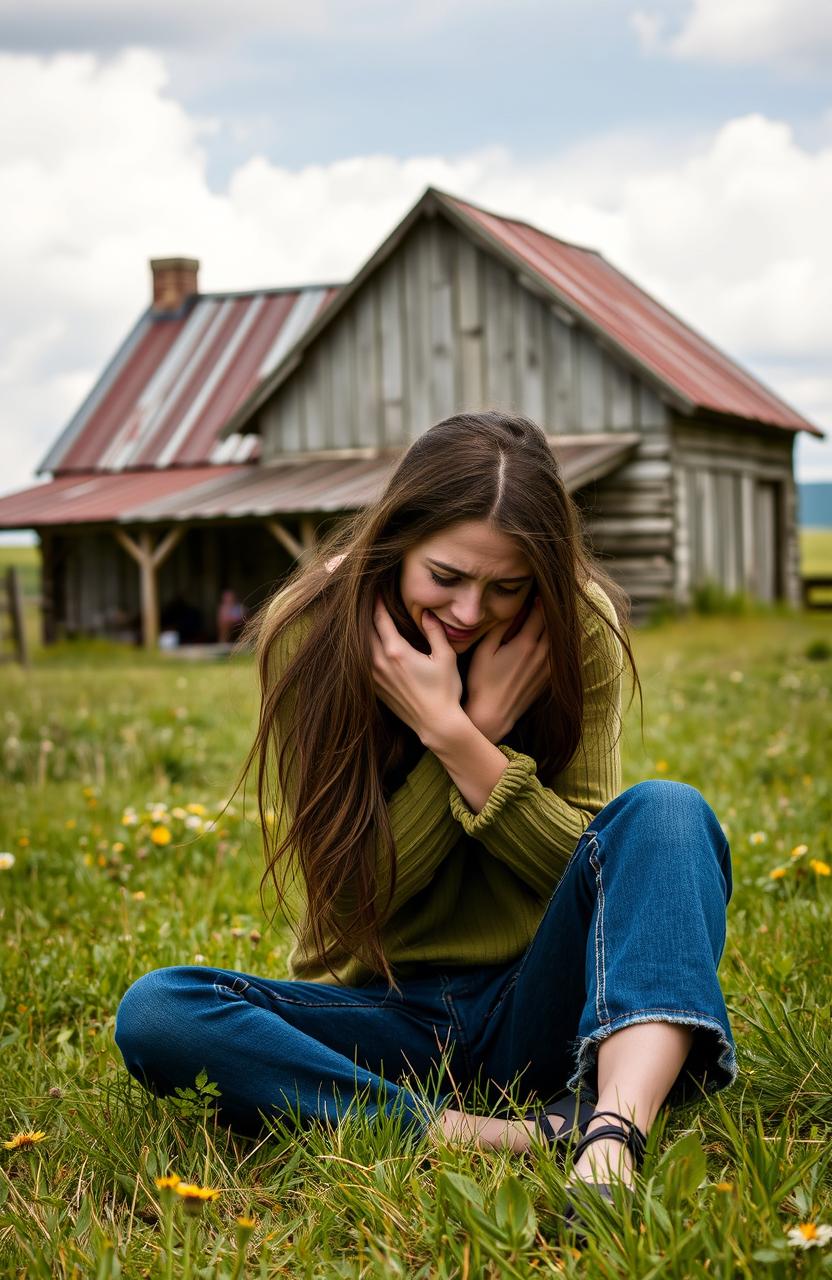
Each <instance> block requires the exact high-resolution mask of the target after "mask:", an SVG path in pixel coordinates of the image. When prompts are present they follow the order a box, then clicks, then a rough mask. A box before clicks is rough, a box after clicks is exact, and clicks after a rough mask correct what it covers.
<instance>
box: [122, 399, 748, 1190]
mask: <svg viewBox="0 0 832 1280" xmlns="http://www.w3.org/2000/svg"><path fill="white" fill-rule="evenodd" d="M613 601H618V604H619V607H621V600H620V597H619V593H618V592H617V591H616V589H615V587H614V586H613V585H612V583H611V582H610V581H609V580H608V579H607V578H606V576H605V575H604V574H603V573H602V571H601V570H600V568H599V567H598V566H597V565H595V564H594V563H593V562H592V560H591V558H590V556H589V554H588V552H587V550H586V547H585V545H584V541H583V537H582V534H581V529H580V522H579V519H578V516H577V513H576V509H575V507H574V505H573V503H572V501H571V499H570V497H569V496H568V494H567V493H566V491H565V489H564V486H563V483H562V480H561V477H560V474H559V471H558V467H557V463H556V462H555V459H554V457H553V455H552V452H551V450H550V448H549V446H548V444H547V441H546V438H545V436H544V434H543V432H542V431H541V430H540V429H539V428H538V427H537V426H535V425H534V424H533V423H531V422H529V421H528V420H527V419H524V418H520V417H515V416H509V415H505V414H499V413H495V412H489V413H479V414H461V415H458V416H456V417H453V418H449V419H447V420H445V421H443V422H440V423H438V424H437V425H436V426H434V427H432V428H431V429H430V430H429V431H427V432H426V433H425V434H424V435H423V436H421V437H420V438H419V439H417V440H416V441H415V442H414V443H413V444H412V445H411V446H410V448H409V449H408V451H407V453H406V454H405V456H404V457H403V458H402V460H401V461H400V463H399V465H398V467H397V468H396V470H395V472H394V474H393V475H392V477H391V479H390V480H389V482H388V485H387V488H386V490H385V492H384V494H383V495H382V496H381V498H379V499H378V501H377V502H375V503H374V504H373V505H371V506H370V507H368V508H366V509H365V510H363V511H361V512H360V513H359V514H357V515H355V516H354V517H353V518H351V519H350V520H349V521H347V522H346V523H345V524H342V525H341V526H339V528H338V529H337V530H336V531H335V532H334V533H332V534H331V535H330V536H329V537H328V538H326V539H325V540H324V542H323V543H322V545H321V546H320V548H319V550H318V553H317V554H316V555H315V556H314V557H313V558H312V559H311V560H310V561H309V562H308V563H307V564H305V565H303V566H302V567H299V568H298V569H297V570H296V571H295V573H294V574H293V576H292V578H291V580H290V582H289V585H288V586H286V587H285V588H284V589H283V590H282V591H280V592H279V594H278V595H277V596H276V597H275V598H274V599H273V601H272V602H271V605H270V607H269V608H268V609H267V610H266V611H265V612H264V613H263V614H261V616H260V618H259V619H257V620H255V621H256V636H257V644H258V654H259V667H260V677H261V693H262V702H261V714H260V726H259V732H258V735H257V739H256V741H255V743H254V746H253V747H252V751H251V754H250V756H249V759H248V761H247V763H246V768H245V770H244V773H245V772H246V771H247V770H248V768H249V766H250V765H251V764H252V763H253V762H254V761H256V763H257V765H258V800H259V805H260V811H261V816H262V818H263V830H264V839H265V843H266V855H267V864H268V865H267V872H266V873H265V875H264V881H263V882H264V884H265V883H266V881H267V878H268V877H269V875H270V876H271V879H272V880H273V882H274V886H275V889H276V891H277V900H278V903H279V904H281V905H282V907H283V910H284V913H285V914H286V915H287V916H288V918H289V919H290V920H291V921H292V923H293V927H294V931H295V935H296V940H295V945H294V949H293V951H292V953H291V956H290V959H289V971H290V975H291V976H290V978H289V979H288V980H284V979H274V978H265V977H260V976H257V975H254V974H249V973H238V972H235V971H231V970H225V969H216V968H211V967H208V966H197V967H192V966H182V967H178V966H177V967H172V968H165V969H160V970H156V971H154V972H152V973H149V974H146V975H145V976H144V977H143V978H141V979H139V981H138V982H136V983H134V984H133V986H132V987H130V989H129V990H128V991H127V993H126V995H125V996H124V999H123V1001H122V1003H121V1005H120V1007H119V1010H118V1017H117V1024H116V1040H117V1042H118V1044H119V1047H120V1049H121V1051H122V1054H123V1056H124V1059H125V1062H126V1064H127V1067H128V1068H129V1070H130V1071H131V1072H133V1074H135V1075H136V1076H137V1077H138V1078H139V1079H140V1080H142V1081H143V1082H144V1083H145V1084H146V1085H147V1086H148V1087H149V1088H151V1089H153V1090H154V1091H156V1092H158V1093H167V1092H170V1091H171V1090H172V1089H173V1088H174V1087H175V1086H176V1085H185V1084H192V1083H193V1080H194V1077H195V1075H196V1074H197V1073H198V1072H199V1071H200V1070H201V1069H202V1068H203V1067H205V1068H206V1069H207V1071H208V1075H209V1077H210V1079H212V1080H214V1081H216V1082H217V1084H218V1086H219V1089H220V1092H221V1099H222V1102H221V1106H222V1111H221V1117H222V1118H223V1119H225V1120H226V1122H227V1123H229V1124H231V1125H232V1126H233V1127H235V1128H236V1129H238V1130H239V1131H240V1132H244V1133H256V1132H258V1131H259V1130H260V1129H262V1127H263V1116H264V1115H265V1116H270V1115H271V1116H273V1115H275V1114H278V1113H280V1112H281V1111H283V1112H287V1111H292V1112H293V1113H294V1114H295V1115H299V1116H300V1118H301V1119H302V1120H310V1119H312V1118H314V1117H319V1118H321V1119H326V1120H328V1121H330V1122H333V1121H334V1122H336V1123H337V1122H338V1120H339V1119H341V1118H342V1117H343V1116H344V1114H345V1112H346V1111H347V1110H348V1109H349V1108H350V1107H353V1106H354V1105H355V1102H356V1098H357V1096H358V1095H361V1098H362V1100H363V1101H364V1103H365V1105H366V1106H367V1107H368V1109H369V1110H370V1111H371V1112H374V1111H375V1110H377V1109H379V1108H384V1109H385V1110H386V1111H388V1112H394V1111H397V1112H399V1113H400V1114H401V1117H402V1120H403V1123H404V1124H405V1125H413V1126H416V1127H418V1128H419V1129H420V1130H423V1131H424V1130H427V1131H428V1132H429V1133H430V1134H431V1135H432V1136H437V1135H439V1134H443V1135H445V1136H447V1137H455V1138H457V1139H463V1140H465V1139H469V1140H472V1141H477V1142H479V1143H480V1144H481V1145H484V1146H493V1147H498V1146H502V1145H507V1146H509V1147H510V1148H511V1149H512V1150H514V1151H521V1150H523V1149H525V1148H526V1147H528V1146H529V1145H530V1144H531V1143H532V1142H533V1141H535V1140H541V1141H547V1142H551V1143H553V1144H555V1145H563V1144H564V1140H565V1139H566V1138H567V1137H569V1138H574V1139H576V1140H577V1139H580V1140H581V1141H580V1142H579V1145H578V1146H577V1147H576V1149H575V1152H574V1156H575V1161H574V1174H573V1177H574V1179H575V1181H576V1185H577V1184H578V1183H579V1182H580V1181H581V1180H582V1179H583V1180H588V1181H596V1182H597V1183H598V1184H599V1185H601V1186H602V1187H605V1186H606V1185H607V1184H608V1183H609V1181H610V1179H612V1178H614V1177H620V1178H622V1179H623V1180H625V1181H627V1180H629V1179H630V1177H631V1170H632V1168H633V1167H634V1165H635V1166H638V1164H639V1163H640V1160H641V1157H642V1154H643V1145H644V1137H645V1134H646V1133H647V1131H648V1130H649V1128H650V1126H651V1124H652V1123H653V1120H654V1119H655V1116H656V1114H657V1112H658V1110H659V1107H660V1106H661V1105H662V1103H663V1102H664V1101H665V1100H666V1099H668V1100H669V1101H670V1102H679V1101H683V1100H686V1099H689V1098H693V1097H696V1096H698V1095H700V1094H701V1093H702V1091H713V1090H717V1089H720V1088H723V1087H725V1086H726V1085H728V1084H730V1082H731V1081H732V1080H733V1078H734V1076H735V1074H736V1065H735V1054H734V1045H733V1039H732V1035H731V1029H730V1026H729V1022H728V1017H727V1013H726V1009H725V1003H724V1000H723V996H722V992H721V990H720V985H719V981H718V978H717V964H718V962H719V958H720V956H721V953H722V949H723V945H724V940H725V908H726V903H727V901H728V899H729V897H730V893H731V870H730V859H729V852H728V846H727V844H726V841H725V837H724V835H723V832H722V829H721V827H720V825H719V823H718V822H717V819H716V817H715V816H714V814H713V812H712V810H711V809H710V808H709V806H708V805H707V804H706V802H705V801H704V800H703V798H702V796H701V795H700V794H699V793H698V792H697V791H695V790H694V789H693V788H692V787H688V786H685V785H683V784H680V783H675V782H667V781H661V782H660V781H651V782H643V783H640V784H639V785H637V786H635V787H631V788H630V789H629V790H626V791H624V792H621V793H620V794H619V792H620V765H619V735H620V701H621V682H622V676H623V672H624V668H625V659H626V663H628V664H629V665H630V666H631V668H632V673H633V676H634V678H635V679H637V677H636V676H635V668H634V666H633V664H632V653H631V651H630V647H629V644H628V642H627V639H626V636H625V634H624V632H623V630H622V629H621V627H620V625H619V622H618V619H617V614H616V611H615V608H614V606H613ZM261 888H262V886H261ZM429 1079H430V1080H434V1079H436V1080H438V1083H437V1085H436V1090H435V1092H434V1093H433V1094H431V1095H430V1096H428V1093H426V1086H427V1081H428V1080H429ZM475 1085H476V1086H477V1090H478V1091H477V1097H478V1098H479V1099H480V1100H481V1101H480V1111H479V1113H477V1112H475V1111H472V1110H471V1109H470V1108H468V1107H466V1102H465V1099H466V1096H468V1097H470V1096H471V1092H472V1090H473V1087H474V1086H475ZM579 1086H580V1090H579V1096H580V1097H581V1098H583V1102H582V1103H581V1104H580V1105H579V1104H578V1102H577V1101H576V1098H575V1096H574V1094H573V1093H570V1092H569V1091H570V1090H575V1089H578V1087H579ZM564 1088H566V1090H567V1092H566V1093H564V1092H563V1091H564ZM518 1090H519V1092H520V1093H521V1094H523V1095H525V1096H527V1097H530V1098H537V1100H538V1103H537V1106H535V1107H533V1108H532V1109H531V1110H530V1111H529V1112H520V1113H519V1115H518V1114H516V1113H515V1114H514V1115H512V1114H511V1112H510V1110H509V1113H508V1114H506V1107H505V1106H504V1107H503V1115H502V1116H501V1115H499V1114H485V1113H484V1112H485V1107H484V1105H483V1103H482V1099H485V1100H486V1101H487V1102H488V1103H489V1109H490V1111H491V1112H495V1111H497V1110H499V1108H495V1107H494V1106H492V1105H491V1102H492V1101H493V1102H499V1101H500V1099H502V1100H503V1102H505V1100H506V1099H513V1098H514V1097H515V1095H516V1093H517V1091H518ZM553 1099H554V1102H552V1100H553ZM587 1099H594V1102H593V1101H590V1100H587ZM546 1103H549V1104H550V1105H549V1106H548V1107H544V1108H541V1104H546ZM610 1121H612V1123H610ZM605 1179H606V1182H605V1181H604V1180H605ZM606 1194H609V1193H608V1192H607V1193H606Z"/></svg>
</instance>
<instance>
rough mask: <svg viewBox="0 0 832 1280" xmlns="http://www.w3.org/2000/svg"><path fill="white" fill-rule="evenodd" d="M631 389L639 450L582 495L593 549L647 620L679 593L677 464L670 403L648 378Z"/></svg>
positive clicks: (636, 611) (637, 617)
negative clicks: (676, 573)
mask: <svg viewBox="0 0 832 1280" xmlns="http://www.w3.org/2000/svg"><path fill="white" fill-rule="evenodd" d="M633 381H634V380H633ZM628 390H629V391H630V392H632V418H631V422H630V430H638V431H639V432H640V433H641V435H642V442H641V444H640V446H639V449H638V452H637V453H636V454H635V455H634V457H633V458H632V459H631V460H630V461H629V462H628V463H626V464H625V465H624V466H623V467H620V468H619V469H618V470H617V471H614V472H613V473H612V475H610V476H607V477H606V478H605V479H603V480H600V481H598V483H596V484H595V485H592V486H590V487H589V488H588V489H586V490H585V491H583V492H582V493H579V494H577V495H576V498H577V501H578V505H579V506H580V507H581V509H582V512H583V515H584V521H585V523H586V526H587V528H588V531H589V534H590V537H591V540H592V545H593V548H594V549H595V551H596V553H597V554H598V555H599V556H600V557H601V559H602V561H603V562H604V565H605V568H606V569H607V570H608V572H609V573H610V575H611V576H612V577H613V578H614V579H615V580H616V582H618V583H619V585H620V586H622V587H623V588H624V590H625V591H627V593H628V594H629V596H630V598H631V601H632V617H633V620H634V621H636V622H641V621H644V619H645V618H646V617H647V616H649V614H650V612H651V610H652V609H654V608H655V607H656V605H658V604H659V603H660V602H661V601H663V600H666V599H668V598H672V595H673V582H674V538H675V525H674V511H673V504H674V492H673V466H672V461H671V446H670V431H669V416H668V411H667V409H666V407H665V405H664V404H663V403H662V401H661V400H659V398H658V396H656V395H655V394H654V392H653V391H652V390H651V389H650V388H649V387H647V386H646V385H644V384H643V383H642V384H638V383H636V384H635V386H634V387H630V388H628Z"/></svg>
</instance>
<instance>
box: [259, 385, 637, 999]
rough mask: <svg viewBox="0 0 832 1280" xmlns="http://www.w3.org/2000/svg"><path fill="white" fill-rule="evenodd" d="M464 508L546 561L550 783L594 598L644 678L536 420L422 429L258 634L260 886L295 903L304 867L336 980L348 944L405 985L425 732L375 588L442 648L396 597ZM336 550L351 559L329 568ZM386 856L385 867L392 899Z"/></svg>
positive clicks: (474, 418)
mask: <svg viewBox="0 0 832 1280" xmlns="http://www.w3.org/2000/svg"><path fill="white" fill-rule="evenodd" d="M463 520H485V521H488V522H490V523H491V525H492V527H494V528H496V529H498V530H500V531H501V532H503V533H504V534H507V535H508V536H510V537H511V538H513V539H514V540H515V541H516V543H517V544H518V546H519V547H520V549H521V550H522V551H523V553H524V554H525V556H526V558H527V560H528V562H529V564H530V565H531V567H532V570H533V573H534V578H535V586H536V591H537V593H538V594H539V596H540V597H541V600H542V606H543V613H544V617H545V621H546V629H547V634H548V635H549V637H550V639H551V647H550V675H551V682H550V687H549V688H548V690H547V691H546V693H545V694H544V695H542V696H541V697H540V698H539V699H538V700H537V702H536V703H535V704H534V705H533V706H532V707H530V708H529V710H528V711H527V712H526V713H525V714H524V715H523V716H521V718H520V720H519V721H518V724H517V726H516V729H517V731H518V732H519V734H520V736H521V739H522V742H523V744H524V747H523V749H528V750H529V752H530V753H531V754H533V755H534V758H535V760H536V761H537V764H538V776H539V778H540V779H541V781H542V782H543V783H544V784H546V783H549V782H551V780H552V779H553V778H554V777H555V776H556V775H557V774H558V773H559V772H560V771H561V770H562V769H563V768H565V766H566V765H567V764H568V763H569V762H570V761H571V760H572V758H573V756H574V755H575V753H576V751H577V750H578V748H579V745H580V739H581V720H582V714H583V700H584V699H583V694H584V691H583V685H582V678H581V664H582V659H583V656H584V643H585V629H584V626H583V625H582V621H581V615H582V606H583V610H586V609H588V610H590V611H591V612H592V613H594V614H597V615H598V616H599V617H600V618H601V619H602V620H603V624H604V626H606V627H609V628H610V629H611V630H612V631H613V632H614V633H615V635H616V636H617V637H618V640H619V641H620V643H621V645H622V646H623V649H624V651H625V652H626V654H627V657H628V660H629V664H630V668H631V671H632V675H633V680H634V684H637V683H638V676H637V673H636V669H635V662H634V659H633V654H632V650H631V648H630V645H629V642H628V640H627V638H626V634H625V632H624V630H623V627H622V626H621V625H619V626H616V625H615V624H614V623H612V622H611V621H609V620H608V619H607V617H606V616H605V614H604V612H603V611H602V609H601V608H599V605H598V603H597V602H596V600H595V599H593V597H592V594H591V592H589V591H588V589H587V585H588V583H589V582H590V581H594V582H596V583H598V584H599V585H600V586H601V587H602V588H603V589H604V590H605V591H606V593H607V595H608V596H609V597H610V598H611V600H612V602H613V605H614V606H615V608H616V612H617V614H618V618H619V623H620V624H621V622H622V621H623V619H624V618H625V617H626V612H627V601H626V597H625V596H624V595H623V593H622V592H621V591H620V590H619V588H618V587H617V586H616V585H615V584H614V583H613V582H612V581H611V580H610V579H609V577H608V576H607V575H606V574H605V573H604V572H603V570H602V569H601V568H600V567H599V566H598V565H597V564H596V563H595V562H594V560H593V559H592V556H591V555H590V553H589V551H588V549H587V545H586V541H585V538H584V534H583V530H582V526H581V520H580V517H579V513H578V511H577V509H576V507H575V504H574V503H573V501H572V499H571V498H570V496H569V494H568V493H567V491H566V489H565V487H564V484H563V480H562V478H561V474H560V470H559V467H558V464H557V462H556V460H555V457H554V455H553V454H552V451H551V449H550V447H549V444H548V442H547V439H546V436H545V435H544V433H543V431H542V430H541V429H540V427H538V426H537V425H536V424H535V423H533V422H531V421H530V420H529V419H528V418H523V417H519V416H515V415H511V414H505V413H498V412H495V411H489V412H483V413H461V414H457V415H454V416H453V417H450V418H446V419H444V421H442V422H439V423H437V424H436V425H435V426H433V427H431V428H430V430H428V431H426V432H425V433H424V434H423V435H421V436H419V437H418V439H416V440H415V441H414V442H413V444H411V446H410V448H409V449H408V450H407V452H406V453H405V454H404V456H403V457H402V458H401V460H400V461H399V463H398V465H397V467H396V469H395V471H394V472H393V474H392V475H391V477H390V479H389V480H388V482H387V487H386V488H385V490H384V493H383V494H382V495H381V497H380V498H379V499H378V500H377V501H376V502H374V503H373V504H372V505H371V506H368V507H366V508H365V509H364V510H362V511H359V512H357V513H356V514H354V515H352V516H350V517H348V518H346V519H345V520H344V521H343V522H342V523H340V524H339V525H337V527H335V528H334V529H332V530H331V531H330V532H329V533H328V534H327V535H326V536H325V537H324V538H323V539H322V540H321V541H320V542H319V544H318V545H317V547H316V548H315V550H314V551H313V552H312V554H311V555H310V557H309V558H308V559H307V560H305V561H304V562H303V563H302V564H299V565H297V566H295V568H294V569H293V570H292V572H291V573H290V575H289V578H288V580H287V581H286V582H284V583H283V584H282V586H281V589H280V592H279V593H278V595H277V596H276V597H274V598H273V599H272V601H270V602H269V603H268V604H267V605H266V606H264V608H263V609H261V610H260V612H259V613H258V614H257V615H255V617H253V618H252V619H251V620H250V622H249V624H248V626H247V629H246V635H245V637H244V642H245V640H248V641H249V642H253V644H254V647H255V650H256V654H257V659H258V667H259V675H260V690H261V705H260V717H259V726H258V730H257V734H256V737H255V740H254V743H253V744H252V747H251V750H250V752H249V754H248V758H247V760H246V762H245V764H244V766H243V771H242V774H241V778H242V777H245V775H246V774H247V773H248V770H249V768H250V767H251V765H252V763H253V762H254V761H255V760H256V763H257V802H258V808H259V812H260V819H261V825H262V830H263V840H264V848H265V855H266V870H265V871H264V873H263V879H262V881H261V897H262V892H263V889H264V887H265V885H266V884H267V882H268V880H269V878H271V880H272V881H273V883H274V887H275V890H276V893H277V900H278V906H279V905H284V906H285V905H286V902H287V900H288V894H287V890H286V887H285V886H286V881H287V878H288V875H289V873H290V872H291V875H292V878H293V879H294V877H295V876H296V875H297V874H298V873H300V876H301V879H302V883H303V888H304V891H305V904H306V906H305V921H304V923H303V941H304V945H305V946H307V947H309V945H310V944H311V946H312V948H313V949H314V952H315V954H316V955H317V957H318V958H319V960H320V962H321V963H322V964H323V965H324V966H325V967H326V968H327V970H328V971H329V972H330V973H332V975H333V977H336V978H337V975H336V974H335V971H334V969H333V968H332V960H333V959H334V957H335V956H336V955H337V954H338V953H339V952H343V951H346V952H347V953H348V954H350V955H353V956H356V957H360V958H361V959H362V960H363V961H364V962H365V963H366V964H367V965H368V966H369V967H370V968H371V969H372V970H373V971H374V972H376V973H383V974H384V975H385V976H386V977H387V979H388V982H389V983H391V984H392V985H395V982H394V977H393V974H392V971H391V969H390V966H389V964H388V961H387V958H386V956H385V954H384V948H383V945H382V938H381V927H382V922H383V918H384V914H385V910H386V908H387V907H388V906H389V903H390V901H391V899H392V895H393V892H394V889H395V883H396V850H395V844H394V839H393V834H392V830H391V825H390V818H389V814H388V810H387V804H386V788H385V778H389V777H390V776H391V773H393V772H395V770H396V768H397V766H398V765H399V764H400V763H401V761H402V759H403V757H404V755H405V752H406V749H407V744H408V739H409V738H410V739H411V740H412V739H413V738H414V737H415V735H413V733H412V730H410V729H409V728H408V726H406V725H404V724H403V723H402V721H401V720H399V719H398V717H397V716H395V715H394V714H393V713H392V712H391V711H390V710H389V708H387V706H386V705H385V704H384V703H383V702H382V701H381V699H379V698H378V697H377V696H376V692H375V688H374V683H373V677H372V671H371V663H370V654H371V646H370V637H371V635H372V631H373V616H372V615H373V607H374V601H375V597H376V595H377V594H380V595H381V597H382V599H383V601H384V603H385V605H386V606H387V608H388V610H389V612H390V613H391V615H392V616H393V618H394V620H395V622H396V624H397V626H398V629H399V631H400V632H401V633H402V635H403V636H404V637H405V638H406V639H407V640H408V641H409V643H410V644H411V645H413V646H414V648H417V649H419V650H420V652H422V653H427V652H429V645H428V642H427V641H426V639H425V638H424V636H423V635H422V633H421V631H420V630H419V628H418V627H417V626H416V623H415V622H414V620H413V619H412V618H411V616H410V614H409V613H408V612H407V611H406V609H405V607H404V604H403V602H402V599H401V596H400V593H399V574H400V569H401V564H402V558H403V556H404V554H405V553H406V552H407V551H408V550H409V549H410V548H411V547H413V546H414V545H415V544H417V543H419V542H421V541H422V540H423V539H426V538H428V537H431V536H432V535H434V534H436V533H438V532H439V531H440V530H444V529H447V528H448V527H449V526H450V525H453V524H456V523H458V522H460V521H463ZM338 555H341V556H343V558H342V559H341V561H340V562H339V563H338V564H337V567H335V568H332V567H331V566H330V567H328V562H331V561H332V560H333V559H334V557H336V556H338ZM584 616H585V614H584ZM301 617H304V618H305V619H306V622H307V626H306V628H305V632H304V636H303V639H302V640H301V641H300V642H299V645H298V646H297V648H296V651H295V652H294V653H293V654H291V655H290V654H288V652H287V651H286V650H285V643H284V642H285V638H286V636H287V634H288V633H289V632H290V630H291V629H292V627H293V624H294V623H295V622H296V621H297V620H299V619H300V618H301ZM294 634H297V631H295V632H294ZM465 656H466V655H461V657H460V659H459V661H460V664H461V665H462V663H463V659H464V658H465ZM278 710H279V711H280V714H279V715H278ZM612 718H613V717H612V716H611V720H612ZM411 745H412V741H411ZM290 752H291V754H290ZM238 785H239V784H238ZM284 805H285V806H286V812H285V813H284ZM281 815H282V816H283V820H282V821H281ZM287 818H288V822H287ZM281 830H282V831H283V832H284V833H285V834H284V836H283V838H282V839H281V838H280V833H281ZM377 858H378V859H380V860H381V862H380V863H379V864H378V865H380V866H381V867H382V868H384V869H386V871H387V874H385V876H384V880H385V881H386V882H387V883H388V893H387V895H386V898H385V901H384V902H380V901H379V900H378V899H379V897H380V896H384V895H380V894H379V891H378V884H377V881H378V878H379V877H378V874H377ZM346 902H349V903H351V904H352V909H351V911H349V912H345V910H344V905H345V903H346ZM275 910H277V906H276V908H275Z"/></svg>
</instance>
